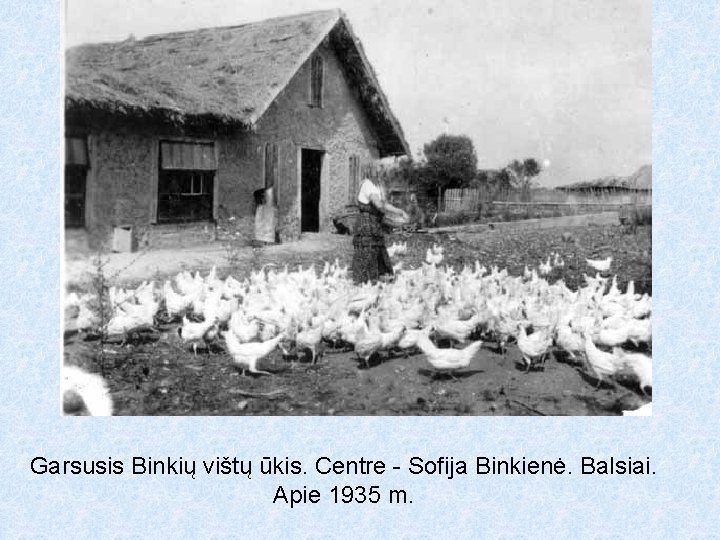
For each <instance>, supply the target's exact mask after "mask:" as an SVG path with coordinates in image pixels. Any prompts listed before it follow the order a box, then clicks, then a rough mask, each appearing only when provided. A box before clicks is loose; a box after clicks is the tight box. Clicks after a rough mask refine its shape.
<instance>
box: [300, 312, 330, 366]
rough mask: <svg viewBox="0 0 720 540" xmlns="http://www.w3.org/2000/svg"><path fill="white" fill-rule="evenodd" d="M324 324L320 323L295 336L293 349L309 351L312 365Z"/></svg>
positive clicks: (316, 354)
mask: <svg viewBox="0 0 720 540" xmlns="http://www.w3.org/2000/svg"><path fill="white" fill-rule="evenodd" d="M324 324H325V323H324V322H323V321H321V322H320V324H319V325H318V326H316V327H314V328H313V327H310V328H308V329H306V330H303V331H302V332H298V333H297V335H296V336H295V347H296V348H297V349H298V350H301V349H309V350H310V353H311V362H312V363H313V364H314V363H315V362H316V360H317V356H318V347H320V342H321V341H322V336H323V326H324Z"/></svg>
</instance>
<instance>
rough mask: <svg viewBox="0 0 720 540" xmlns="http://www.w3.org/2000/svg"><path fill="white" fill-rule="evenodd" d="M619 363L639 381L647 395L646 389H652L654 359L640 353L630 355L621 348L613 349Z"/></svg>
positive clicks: (641, 388)
mask: <svg viewBox="0 0 720 540" xmlns="http://www.w3.org/2000/svg"><path fill="white" fill-rule="evenodd" d="M613 354H614V355H615V357H616V358H617V360H618V362H619V363H620V364H621V365H623V366H624V367H627V368H628V369H629V370H630V371H631V372H632V373H633V374H634V375H635V377H637V379H638V384H639V386H640V390H641V391H642V393H643V394H646V395H647V392H646V391H645V389H646V388H652V358H651V357H649V356H647V355H645V354H640V353H629V352H627V351H624V350H623V349H620V348H615V349H613Z"/></svg>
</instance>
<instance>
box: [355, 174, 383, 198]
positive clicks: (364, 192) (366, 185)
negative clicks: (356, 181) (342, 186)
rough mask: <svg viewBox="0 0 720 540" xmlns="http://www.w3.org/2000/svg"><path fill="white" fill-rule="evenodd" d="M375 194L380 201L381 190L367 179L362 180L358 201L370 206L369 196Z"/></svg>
mask: <svg viewBox="0 0 720 540" xmlns="http://www.w3.org/2000/svg"><path fill="white" fill-rule="evenodd" d="M373 193H374V194H376V195H377V196H378V197H380V199H381V200H382V199H384V198H385V196H384V193H383V190H382V188H380V187H379V186H376V185H375V184H373V183H372V182H371V181H370V180H369V179H367V178H366V179H365V180H363V183H362V185H361V186H360V193H358V201H359V202H361V203H363V204H370V196H371V195H372V194H373Z"/></svg>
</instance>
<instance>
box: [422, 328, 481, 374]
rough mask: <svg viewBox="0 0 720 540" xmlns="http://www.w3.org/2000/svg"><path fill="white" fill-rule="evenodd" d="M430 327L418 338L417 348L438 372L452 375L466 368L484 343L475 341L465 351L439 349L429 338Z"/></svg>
mask: <svg viewBox="0 0 720 540" xmlns="http://www.w3.org/2000/svg"><path fill="white" fill-rule="evenodd" d="M428 333H429V327H428V328H426V329H425V331H424V332H421V333H420V334H419V336H418V338H417V346H418V347H419V348H420V350H421V351H422V352H423V353H424V354H425V356H426V357H427V360H428V362H430V365H432V367H433V368H435V371H436V372H439V371H448V372H450V374H451V375H452V374H453V373H454V372H455V371H456V370H458V369H462V368H465V367H467V366H469V365H470V362H471V361H472V359H473V358H474V357H475V354H477V352H478V351H479V350H480V347H482V343H483V342H482V341H474V342H473V343H471V344H470V345H468V346H467V347H465V348H464V349H438V348H437V347H436V346H435V345H434V344H433V342H432V341H431V340H430V337H429V336H428Z"/></svg>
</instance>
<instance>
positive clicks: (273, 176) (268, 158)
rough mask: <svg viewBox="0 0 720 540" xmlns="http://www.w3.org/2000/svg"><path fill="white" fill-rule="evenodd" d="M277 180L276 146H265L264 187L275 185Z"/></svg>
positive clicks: (275, 144)
mask: <svg viewBox="0 0 720 540" xmlns="http://www.w3.org/2000/svg"><path fill="white" fill-rule="evenodd" d="M277 180H278V145H277V143H266V144H265V187H266V188H269V187H273V186H275V185H277Z"/></svg>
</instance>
